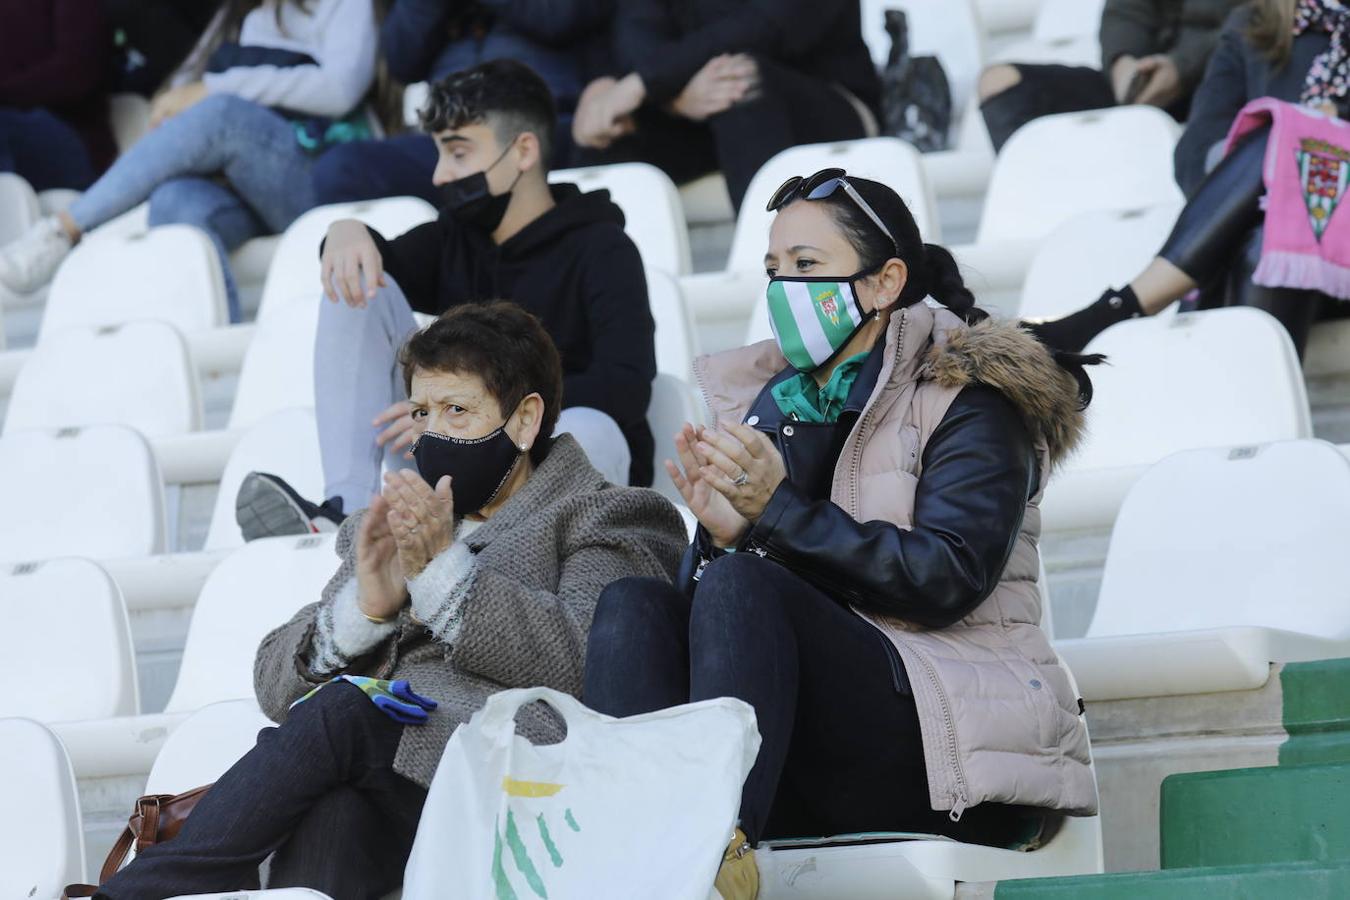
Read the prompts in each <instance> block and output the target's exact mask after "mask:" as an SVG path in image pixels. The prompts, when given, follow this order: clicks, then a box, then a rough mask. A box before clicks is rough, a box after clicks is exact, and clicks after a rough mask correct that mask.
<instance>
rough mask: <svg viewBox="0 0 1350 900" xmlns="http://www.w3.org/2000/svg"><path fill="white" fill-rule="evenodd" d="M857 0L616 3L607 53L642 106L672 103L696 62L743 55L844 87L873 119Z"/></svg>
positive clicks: (874, 104)
mask: <svg viewBox="0 0 1350 900" xmlns="http://www.w3.org/2000/svg"><path fill="white" fill-rule="evenodd" d="M860 15H861V13H860V10H859V6H858V3H857V0H623V2H622V3H620V4H619V14H618V19H617V21H616V22H615V34H614V52H615V54H616V56H617V57H618V61H619V63H620V66H621V68H622V69H623V70H624V71H635V72H637V73H638V74H639V75H640V76H642V82H643V84H644V85H645V86H646V88H647V102H648V103H653V104H661V103H665V102H666V101H667V100H672V99H674V98H675V96H676V95H678V94H679V93H680V91H681V90H683V89H684V86H685V85H686V84H688V83H689V80H690V79H691V78H693V77H694V75H695V73H697V72H698V70H699V69H701V68H703V65H704V63H706V62H707V61H708V60H710V59H712V58H713V57H714V56H717V55H718V54H721V53H750V54H756V55H759V56H763V57H766V58H769V59H772V60H775V61H777V62H779V63H782V64H783V65H785V66H787V67H789V68H791V69H795V70H796V71H798V72H801V73H803V74H805V75H810V76H813V77H815V78H819V79H820V80H822V81H826V82H832V83H834V84H838V85H840V86H841V87H844V88H846V89H847V90H848V91H849V92H851V93H852V94H853V95H854V96H855V97H857V98H858V99H859V100H861V101H862V102H863V103H865V104H866V105H867V106H868V108H869V109H871V110H872V111H873V112H874V113H876V112H877V111H878V108H879V104H880V99H881V83H880V81H879V80H878V78H877V72H876V68H875V66H873V64H872V57H871V54H870V53H869V52H868V49H867V45H866V44H865V43H864V42H863V39H862V31H861V25H860Z"/></svg>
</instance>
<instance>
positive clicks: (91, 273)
mask: <svg viewBox="0 0 1350 900" xmlns="http://www.w3.org/2000/svg"><path fill="white" fill-rule="evenodd" d="M227 318H228V317H227V314H226V310H225V281H224V276H223V275H222V274H221V270H220V258H219V257H218V256H217V255H216V250H215V247H214V246H212V244H211V241H210V239H209V238H207V236H206V235H205V234H203V233H202V232H201V231H200V230H199V229H197V228H194V227H193V226H191V225H165V226H163V227H160V228H152V229H150V230H149V231H148V232H146V233H145V234H143V235H137V236H132V237H127V238H122V239H118V238H108V239H106V240H99V241H81V242H80V244H79V246H77V247H76V248H75V249H74V250H72V251H71V253H70V255H69V256H68V257H66V260H65V262H63V263H62V264H61V268H60V269H58V270H57V272H56V277H55V278H54V279H53V280H52V285H51V290H50V291H49V293H48V294H47V308H46V312H45V313H44V315H43V317H42V330H41V331H40V332H39V334H38V340H39V341H42V340H46V339H47V338H49V337H51V336H52V335H54V334H56V333H58V332H60V331H61V330H62V329H64V328H69V327H71V326H75V325H94V326H98V325H120V324H122V323H125V322H133V321H137V320H140V319H159V320H162V321H165V322H170V323H172V324H173V325H176V326H177V327H178V329H179V330H180V331H182V332H183V333H184V334H191V333H192V332H195V331H202V330H204V329H207V328H215V327H217V326H219V325H223V324H225V323H226V321H227Z"/></svg>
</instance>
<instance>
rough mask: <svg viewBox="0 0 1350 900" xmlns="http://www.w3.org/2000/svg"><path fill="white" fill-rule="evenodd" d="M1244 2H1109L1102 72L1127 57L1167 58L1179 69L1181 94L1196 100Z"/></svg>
mask: <svg viewBox="0 0 1350 900" xmlns="http://www.w3.org/2000/svg"><path fill="white" fill-rule="evenodd" d="M1241 2H1242V0H1106V8H1105V9H1104V10H1103V11H1102V30H1101V44H1102V71H1104V72H1110V71H1111V65H1112V63H1114V62H1115V61H1116V60H1117V59H1119V58H1120V57H1122V56H1133V57H1136V58H1141V57H1145V56H1152V55H1153V54H1155V53H1165V54H1167V55H1168V56H1170V57H1171V58H1172V62H1174V63H1176V67H1177V72H1178V73H1179V74H1180V76H1181V93H1182V94H1183V95H1188V94H1191V93H1192V92H1194V91H1195V88H1196V85H1197V84H1199V83H1200V78H1201V76H1202V75H1203V74H1204V71H1205V63H1206V61H1208V59H1209V55H1210V54H1211V53H1213V52H1214V47H1215V45H1216V44H1217V43H1218V40H1219V29H1220V27H1221V26H1222V25H1223V22H1224V19H1225V18H1226V17H1227V16H1228V14H1229V13H1230V12H1231V11H1232V10H1233V7H1235V6H1238V5H1239V4H1240V3H1241Z"/></svg>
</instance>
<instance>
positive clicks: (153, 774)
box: [145, 699, 273, 794]
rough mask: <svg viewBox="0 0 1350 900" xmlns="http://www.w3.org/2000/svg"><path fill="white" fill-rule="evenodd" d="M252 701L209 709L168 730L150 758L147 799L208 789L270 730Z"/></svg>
mask: <svg viewBox="0 0 1350 900" xmlns="http://www.w3.org/2000/svg"><path fill="white" fill-rule="evenodd" d="M272 724H273V723H272V721H271V720H270V719H268V718H267V716H265V715H263V711H262V710H261V709H259V708H258V702H257V701H256V700H252V699H248V700H226V701H223V702H220V703H212V704H210V705H209V706H203V707H202V708H201V709H199V710H197V711H196V712H194V713H193V714H192V715H190V716H188V717H187V719H185V720H184V721H183V722H182V724H180V725H179V726H178V727H177V728H175V729H174V731H173V734H171V735H169V737H168V739H167V740H166V741H165V742H164V747H163V748H162V749H161V750H160V751H159V755H158V756H156V757H155V764H154V766H153V767H151V769H150V776H149V778H147V779H146V782H145V793H147V794H181V793H182V792H184V791H190V790H192V789H193V788H197V787H201V786H202V785H204V784H211V783H212V782H214V781H215V780H216V779H218V778H220V776H221V775H224V774H225V771H226V770H227V769H229V768H230V766H232V765H234V764H235V763H236V762H238V761H239V757H241V756H243V755H244V754H245V753H247V752H248V751H249V750H252V749H253V745H254V744H255V743H256V742H257V737H258V732H259V731H261V730H262V729H264V728H266V727H268V726H269V725H272Z"/></svg>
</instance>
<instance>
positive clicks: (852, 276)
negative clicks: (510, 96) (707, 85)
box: [582, 169, 1097, 900]
mask: <svg viewBox="0 0 1350 900" xmlns="http://www.w3.org/2000/svg"><path fill="white" fill-rule="evenodd" d="M768 208H769V209H770V210H777V211H778V215H777V216H776V217H775V218H774V221H773V225H772V227H771V230H770V233H769V246H768V252H767V253H766V254H765V257H764V259H765V267H766V270H767V272H768V276H769V280H768V285H767V302H768V307H769V316H770V320H771V322H772V324H773V330H774V334H775V335H776V338H777V340H776V341H774V340H769V341H762V342H760V343H757V344H753V345H751V346H749V347H744V348H741V349H739V350H732V351H729V352H726V353H722V354H718V355H716V356H711V357H702V358H700V359H699V360H697V361H696V362H695V364H694V369H695V373H696V375H697V376H698V383H699V385H700V386H701V387H702V388H703V391H704V398H705V400H706V401H707V403H708V407H709V410H710V412H711V413H712V415H713V416H714V426H713V427H708V428H698V429H695V428H693V427H691V426H689V425H685V427H684V430H683V433H682V434H680V435H677V436H676V438H675V446H676V450H677V452H678V454H679V465H678V466H677V465H675V464H674V463H672V462H669V461H668V462H667V463H666V467H667V469H668V470H669V472H670V476H671V478H672V479H673V480H674V482H675V485H676V487H678V488H679V491H680V494H681V495H682V496H683V497H684V500H685V502H686V503H687V504H688V506H689V508H690V510H692V511H693V513H694V515H695V516H696V517H697V518H698V522H699V527H698V531H697V535H696V537H695V540H694V542H693V544H692V546H691V547H690V548H689V550H688V551H687V553H686V555H685V559H684V563H683V565H682V567H681V570H680V575H679V578H678V579H677V580H676V581H675V582H674V583H673V584H672V583H670V582H669V581H666V580H659V579H652V578H626V579H624V580H622V581H618V582H616V583H614V584H613V585H610V586H609V587H608V588H606V589H605V591H604V593H602V594H601V595H600V603H599V606H598V607H597V608H596V613H595V622H594V624H593V625H592V626H591V634H590V642H589V644H588V647H587V653H586V674H585V687H584V689H583V693H582V696H583V699H584V700H585V702H586V703H587V704H588V705H589V706H591V707H592V708H593V709H596V710H598V711H600V712H603V713H608V714H609V715H614V716H629V715H635V714H638V713H644V712H649V711H652V710H656V709H662V708H665V707H670V706H674V705H677V704H681V703H685V702H689V701H696V700H703V699H708V698H712V697H738V698H740V699H742V700H744V701H746V702H747V703H749V704H750V705H751V706H753V707H754V709H755V715H756V717H757V721H758V724H759V732H760V735H761V737H762V738H763V743H762V744H761V745H760V750H759V758H758V760H757V761H756V762H755V766H754V768H753V769H752V770H751V772H750V775H749V777H748V778H747V779H746V783H745V788H744V792H743V794H742V797H741V807H740V828H738V829H737V831H736V834H735V835H734V837H733V839H732V842H731V845H730V846H729V847H728V849H727V853H726V857H725V860H724V863H723V866H722V870H721V872H720V873H719V875H718V880H717V888H718V890H719V891H720V892H721V896H722V897H723V898H724V900H753V898H754V897H755V896H756V893H757V885H758V871H757V869H756V867H755V862H754V855H753V852H752V850H751V848H752V847H753V846H754V845H755V844H756V843H758V842H759V841H761V840H765V839H770V838H790V837H807V836H821V835H837V834H851V833H858V832H872V831H892V832H893V831H914V832H924V833H933V834H942V835H948V836H950V837H953V838H956V839H958V840H962V841H968V842H977V843H984V844H992V845H1000V846H1020V847H1030V846H1036V845H1037V844H1038V843H1039V842H1040V841H1041V840H1043V839H1044V836H1045V835H1046V834H1048V833H1049V831H1050V829H1052V828H1053V827H1054V826H1055V825H1057V824H1058V823H1059V822H1060V821H1062V819H1061V817H1060V816H1059V815H1057V813H1069V814H1075V815H1091V814H1093V812H1094V811H1095V809H1096V804H1097V792H1096V786H1095V784H1094V783H1093V775H1092V769H1091V764H1090V759H1089V754H1088V736H1087V729H1086V727H1085V725H1084V723H1083V719H1082V706H1081V703H1080V701H1079V699H1078V697H1077V695H1076V694H1075V693H1074V691H1073V686H1072V684H1071V683H1070V681H1069V678H1068V675H1067V673H1066V672H1065V670H1064V669H1063V668H1062V667H1061V666H1060V665H1059V661H1058V659H1057V658H1056V656H1055V652H1054V650H1053V649H1052V648H1051V646H1050V642H1049V640H1048V639H1047V638H1046V635H1045V633H1044V632H1042V631H1041V629H1040V627H1039V624H1038V623H1039V621H1040V617H1041V603H1042V599H1041V592H1040V590H1039V589H1038V587H1037V584H1036V580H1037V576H1038V573H1039V569H1040V565H1039V556H1038V550H1037V538H1038V533H1039V529H1040V512H1039V508H1038V507H1039V503H1040V498H1041V496H1042V492H1043V491H1044V489H1045V484H1046V481H1047V479H1048V478H1049V477H1050V472H1051V469H1052V468H1053V466H1054V465H1055V463H1056V462H1058V461H1059V460H1061V459H1063V458H1064V456H1065V455H1066V454H1067V453H1069V452H1070V451H1071V450H1072V449H1073V447H1074V445H1075V443H1076V442H1077V441H1078V439H1079V437H1080V435H1081V434H1082V432H1083V412H1082V407H1083V403H1082V402H1081V400H1080V393H1081V392H1084V391H1085V390H1086V386H1085V387H1082V388H1080V383H1083V382H1084V381H1085V380H1086V377H1087V376H1086V374H1085V373H1084V372H1083V371H1082V368H1081V366H1080V365H1078V364H1077V363H1078V362H1081V361H1073V362H1074V366H1073V368H1074V370H1075V371H1074V373H1072V374H1071V372H1070V371H1066V370H1065V369H1064V368H1061V367H1060V366H1058V365H1057V364H1056V361H1055V360H1054V359H1053V358H1052V357H1051V354H1050V353H1049V352H1048V351H1047V350H1046V349H1045V348H1044V347H1043V346H1041V345H1040V344H1038V343H1037V342H1036V340H1034V339H1033V338H1032V337H1031V336H1030V335H1028V334H1026V333H1025V332H1023V331H1022V330H1021V329H1020V328H1018V326H1017V325H1016V324H1015V323H1008V322H998V321H993V320H990V319H988V317H987V316H985V314H984V313H983V312H982V311H980V310H979V309H977V308H975V307H974V305H973V304H974V298H973V297H972V296H971V293H970V291H969V290H968V289H967V288H966V287H965V285H964V284H963V282H962V280H961V275H960V274H959V272H958V271H957V267H956V263H955V261H954V260H953V259H952V256H951V254H950V253H948V252H947V251H946V250H944V249H943V248H942V247H938V246H935V245H932V244H925V243H923V240H922V239H921V237H920V236H919V229H918V226H917V225H916V224H915V222H914V217H913V215H912V214H911V213H910V211H909V209H908V208H907V207H906V206H905V203H904V201H903V200H901V199H900V197H899V196H898V195H897V194H896V193H895V192H894V191H892V190H891V189H890V188H888V187H886V186H885V185H883V184H880V183H878V182H875V181H867V180H865V179H860V178H852V177H849V176H848V175H847V174H846V173H845V172H844V170H842V169H825V170H822V171H820V172H817V173H816V174H815V175H812V176H810V177H809V178H801V177H795V178H792V179H789V180H788V181H787V182H785V183H784V184H783V185H782V187H780V188H779V189H778V191H776V192H775V193H774V195H773V197H772V199H770V201H769V203H768Z"/></svg>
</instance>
